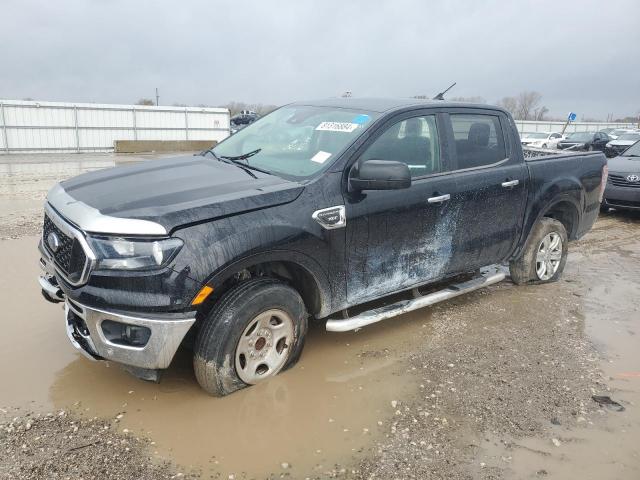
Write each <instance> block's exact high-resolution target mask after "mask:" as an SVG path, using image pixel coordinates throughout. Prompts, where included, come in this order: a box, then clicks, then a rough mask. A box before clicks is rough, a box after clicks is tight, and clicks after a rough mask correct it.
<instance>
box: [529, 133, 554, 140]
mask: <svg viewBox="0 0 640 480" xmlns="http://www.w3.org/2000/svg"><path fill="white" fill-rule="evenodd" d="M548 136H549V134H548V133H527V134H526V135H525V137H526V138H539V139H545V138H547V137H548Z"/></svg>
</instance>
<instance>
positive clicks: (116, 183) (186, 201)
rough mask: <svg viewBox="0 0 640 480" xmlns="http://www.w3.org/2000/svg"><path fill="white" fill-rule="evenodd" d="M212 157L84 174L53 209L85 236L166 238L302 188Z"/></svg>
mask: <svg viewBox="0 0 640 480" xmlns="http://www.w3.org/2000/svg"><path fill="white" fill-rule="evenodd" d="M253 173H254V174H255V175H256V176H257V177H258V178H253V177H252V176H250V175H249V174H248V173H247V172H246V171H244V170H242V169H241V168H239V167H238V166H236V165H231V164H228V163H224V162H220V161H217V160H215V159H214V158H212V157H202V156H187V157H174V158H168V159H163V160H153V161H147V162H142V163H139V164H135V165H130V166H123V167H116V168H111V169H107V170H99V171H95V172H89V173H85V174H83V175H79V176H77V177H75V178H72V179H70V180H66V181H64V182H62V183H60V184H58V185H56V186H55V187H54V188H53V189H51V191H50V192H49V194H48V195H47V199H48V201H49V203H50V204H51V206H52V207H53V208H54V209H56V210H57V211H58V212H59V213H60V214H62V215H63V216H64V217H66V218H67V219H68V220H69V221H71V222H72V223H74V224H76V225H77V226H78V227H80V228H81V229H82V230H84V231H88V232H94V233H109V234H120V235H127V234H130V235H145V234H146V235H157V234H168V233H170V232H171V231H172V230H175V229H176V228H178V227H180V226H182V225H186V224H192V223H198V222H203V221H207V220H213V219H216V218H218V217H222V216H230V215H236V214H239V213H242V212H246V211H249V210H258V209H262V208H267V207H272V206H275V205H281V204H284V203H288V202H292V201H293V200H295V199H296V198H297V197H298V196H299V195H300V193H301V192H302V190H303V189H304V187H303V186H302V185H301V184H299V183H297V182H292V181H288V180H285V179H282V178H280V177H277V176H275V175H269V174H265V173H261V172H257V171H253Z"/></svg>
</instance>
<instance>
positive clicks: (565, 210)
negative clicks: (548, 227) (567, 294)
mask: <svg viewBox="0 0 640 480" xmlns="http://www.w3.org/2000/svg"><path fill="white" fill-rule="evenodd" d="M537 211H538V213H537V215H535V217H532V216H530V217H529V219H532V220H528V221H526V222H525V229H524V231H523V232H522V237H521V240H520V244H519V246H518V248H517V250H516V251H515V252H514V254H513V255H512V256H511V258H512V259H513V258H518V257H519V256H520V255H522V252H523V249H524V246H525V244H526V242H527V240H528V239H529V236H530V235H531V232H532V230H533V227H534V226H535V225H536V224H537V223H538V222H539V221H540V219H541V218H544V217H548V218H553V219H555V220H558V221H559V222H560V223H562V225H563V226H564V228H565V230H566V231H567V237H568V238H569V240H575V239H576V238H577V234H578V231H579V226H580V203H579V200H578V199H576V198H575V197H574V196H572V195H569V194H564V195H558V196H555V197H553V198H552V199H551V200H549V201H547V202H546V203H545V204H544V206H542V207H541V208H539V209H537Z"/></svg>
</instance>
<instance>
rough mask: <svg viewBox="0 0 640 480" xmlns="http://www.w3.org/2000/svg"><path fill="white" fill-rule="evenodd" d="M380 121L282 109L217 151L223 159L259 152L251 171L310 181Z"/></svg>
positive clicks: (334, 111) (328, 110) (346, 113)
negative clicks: (370, 126) (261, 169)
mask: <svg viewBox="0 0 640 480" xmlns="http://www.w3.org/2000/svg"><path fill="white" fill-rule="evenodd" d="M378 116H379V114H378V113H375V112H363V111H360V110H348V109H345V108H332V107H314V106H306V105H290V106H287V107H282V108H279V109H278V110H275V111H274V112H272V113H270V114H269V115H267V116H265V117H262V118H260V119H258V120H256V121H255V122H250V123H249V125H248V126H247V127H245V128H243V129H242V130H240V131H239V132H238V133H236V134H235V135H232V136H230V137H228V138H227V139H226V140H225V141H223V142H221V143H219V144H218V145H217V146H216V147H214V149H213V151H214V153H215V154H216V155H217V156H218V157H222V156H231V157H235V156H242V155H243V154H245V153H249V152H253V153H254V155H252V156H251V157H250V158H248V159H247V163H248V164H249V165H255V166H256V167H260V168H263V169H265V170H268V171H270V172H273V173H275V174H277V175H280V174H281V175H285V176H292V177H295V178H305V177H309V176H311V175H313V174H315V173H316V172H319V171H320V170H321V169H322V168H323V166H326V165H329V164H330V163H332V162H333V161H334V160H335V159H336V158H337V157H338V156H339V155H340V154H341V152H342V151H343V150H344V149H345V148H347V147H348V146H349V145H350V144H351V143H352V142H353V141H354V140H355V139H356V138H357V137H358V136H359V135H360V134H361V133H362V132H364V131H365V130H366V128H367V127H368V126H369V125H370V123H371V121H373V120H375V119H376V118H377V117H378Z"/></svg>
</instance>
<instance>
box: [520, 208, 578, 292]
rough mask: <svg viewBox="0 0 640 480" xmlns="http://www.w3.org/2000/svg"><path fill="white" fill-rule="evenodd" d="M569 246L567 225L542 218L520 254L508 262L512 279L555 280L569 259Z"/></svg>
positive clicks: (534, 281) (546, 281)
mask: <svg viewBox="0 0 640 480" xmlns="http://www.w3.org/2000/svg"><path fill="white" fill-rule="evenodd" d="M567 246H568V237H567V231H566V229H565V228H564V225H562V223H560V222H559V221H558V220H555V219H553V218H546V217H544V218H541V219H540V220H539V221H538V223H537V224H536V225H535V226H534V227H533V229H532V231H531V233H530V234H529V238H528V239H527V242H526V244H525V246H524V250H523V251H522V254H521V255H520V257H518V258H517V259H515V260H512V261H511V262H510V263H509V272H510V273H511V279H512V280H513V282H514V283H516V284H518V285H523V284H526V283H549V282H555V281H556V280H558V278H560V275H562V271H563V270H564V266H565V264H566V263H567V253H568V248H567Z"/></svg>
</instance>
